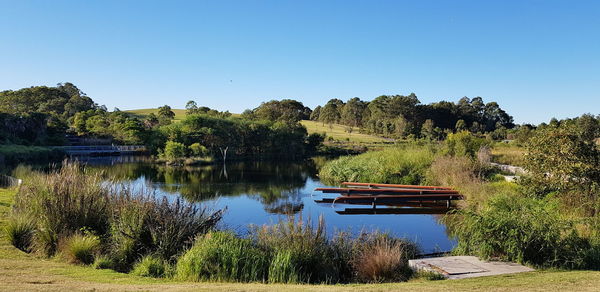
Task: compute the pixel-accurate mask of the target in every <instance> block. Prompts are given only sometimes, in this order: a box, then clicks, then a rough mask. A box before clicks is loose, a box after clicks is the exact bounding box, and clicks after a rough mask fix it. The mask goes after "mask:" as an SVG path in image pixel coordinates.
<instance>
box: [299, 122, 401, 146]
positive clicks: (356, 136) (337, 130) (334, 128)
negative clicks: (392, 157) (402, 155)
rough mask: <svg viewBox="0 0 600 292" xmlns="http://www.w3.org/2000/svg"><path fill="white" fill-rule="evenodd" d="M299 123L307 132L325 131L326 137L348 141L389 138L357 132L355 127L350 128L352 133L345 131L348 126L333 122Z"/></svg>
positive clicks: (369, 140)
mask: <svg viewBox="0 0 600 292" xmlns="http://www.w3.org/2000/svg"><path fill="white" fill-rule="evenodd" d="M300 123H301V124H302V125H304V126H305V127H306V129H307V130H308V133H309V134H312V133H325V134H326V135H327V137H332V138H333V139H335V140H339V141H349V142H358V143H377V142H390V141H389V140H386V139H384V138H381V137H377V136H373V135H367V134H362V133H359V129H358V128H356V127H354V128H353V129H352V133H348V132H347V131H346V128H348V126H343V125H338V124H333V125H331V127H330V126H329V124H323V123H321V122H316V121H307V120H304V121H301V122H300ZM326 139H327V138H326Z"/></svg>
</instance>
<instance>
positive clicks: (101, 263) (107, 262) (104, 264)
mask: <svg viewBox="0 0 600 292" xmlns="http://www.w3.org/2000/svg"><path fill="white" fill-rule="evenodd" d="M92 266H93V267H94V268H95V269H112V268H113V267H114V263H113V260H112V259H111V258H110V257H108V256H105V255H104V256H102V255H101V256H97V257H96V259H95V260H94V264H93V265H92Z"/></svg>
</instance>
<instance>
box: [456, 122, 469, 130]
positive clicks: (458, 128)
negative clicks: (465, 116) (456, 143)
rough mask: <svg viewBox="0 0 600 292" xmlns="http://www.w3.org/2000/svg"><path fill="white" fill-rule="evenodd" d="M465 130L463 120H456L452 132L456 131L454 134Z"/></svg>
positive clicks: (465, 124)
mask: <svg viewBox="0 0 600 292" xmlns="http://www.w3.org/2000/svg"><path fill="white" fill-rule="evenodd" d="M466 129H467V123H465V121H464V120H458V121H457V122H456V126H454V130H456V132H461V131H464V130H466Z"/></svg>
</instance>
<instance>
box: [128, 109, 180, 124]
mask: <svg viewBox="0 0 600 292" xmlns="http://www.w3.org/2000/svg"><path fill="white" fill-rule="evenodd" d="M171 110H172V111H173V112H174V113H175V118H174V119H173V120H174V121H181V120H183V119H184V118H185V116H186V113H185V110H184V109H175V108H174V109H171ZM125 112H128V113H132V114H134V115H136V116H138V117H141V118H144V117H146V116H147V115H149V114H151V113H153V114H155V115H158V109H157V108H145V109H135V110H126V111H125Z"/></svg>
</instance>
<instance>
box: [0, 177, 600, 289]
mask: <svg viewBox="0 0 600 292" xmlns="http://www.w3.org/2000/svg"><path fill="white" fill-rule="evenodd" d="M14 196H15V191H14V190H4V189H0V229H4V228H5V226H6V222H7V215H8V213H9V210H10V206H11V205H12V204H13V202H14ZM0 283H2V286H1V287H0V290H3V291H90V290H95V291H115V290H121V291H122V290H128V291H132V290H143V291H232V290H234V291H281V290H289V291H350V290H361V291H382V290H406V291H448V290H472V291H490V290H493V291H515V290H520V291H548V290H559V289H560V290H569V291H595V290H596V289H597V287H598V286H600V272H592V271H558V270H554V271H539V272H531V273H524V274H516V275H504V276H494V277H484V278H475V279H465V280H454V281H425V280H420V279H418V280H412V281H409V282H405V283H392V284H347V285H291V284H260V283H210V282H207V283H192V282H185V281H176V280H168V279H154V278H146V277H139V276H135V275H131V274H124V273H118V272H114V271H112V270H97V269H94V268H92V267H88V266H77V265H71V264H67V263H65V262H62V261H58V260H43V259H40V258H38V257H36V256H34V255H32V254H26V253H24V252H22V251H20V250H18V249H16V248H14V247H13V246H12V245H10V243H9V242H8V241H7V239H6V236H5V235H4V233H2V234H1V236H0Z"/></svg>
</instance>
